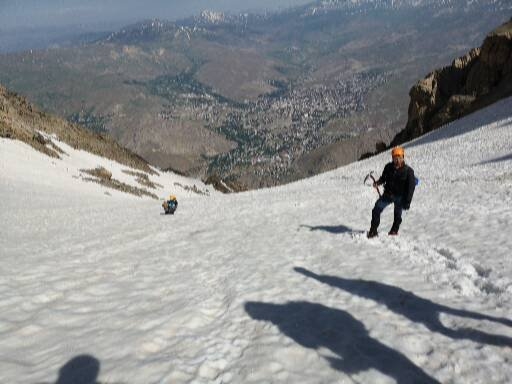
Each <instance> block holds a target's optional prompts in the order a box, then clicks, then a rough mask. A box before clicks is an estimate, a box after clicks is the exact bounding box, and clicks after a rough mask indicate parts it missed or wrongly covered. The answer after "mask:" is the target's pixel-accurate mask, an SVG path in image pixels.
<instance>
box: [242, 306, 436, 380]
mask: <svg viewBox="0 0 512 384" xmlns="http://www.w3.org/2000/svg"><path fill="white" fill-rule="evenodd" d="M245 310H246V311H247V313H248V314H249V315H250V316H251V317H252V318H253V319H256V320H263V321H269V322H271V323H272V324H274V325H276V326H277V327H278V328H279V330H280V331H281V332H282V333H283V334H285V335H286V336H288V337H290V338H291V339H293V340H294V341H295V342H296V343H298V344H300V345H302V346H303V347H306V348H311V349H315V350H318V349H319V348H327V349H329V350H330V351H331V352H332V353H334V354H335V355H336V357H331V356H325V359H327V360H328V361H329V362H330V363H331V367H332V368H333V369H336V370H339V371H342V372H345V373H346V374H349V375H350V374H357V373H359V372H363V371H367V370H370V369H376V370H378V371H380V372H381V373H383V374H385V375H387V376H389V377H392V378H393V379H395V381H396V382H397V383H398V384H409V383H418V384H419V383H422V384H427V383H428V384H433V383H438V381H437V380H435V379H434V378H432V377H430V376H428V375H427V374H426V373H425V372H424V371H423V370H422V369H421V368H419V367H417V366H416V365H415V364H414V363H413V362H411V361H410V360H409V359H408V358H407V357H406V356H404V355H402V354H401V353H399V352H397V351H395V350H394V349H392V348H389V347H388V346H386V345H384V344H382V343H380V342H379V341H377V340H375V339H373V338H371V337H370V336H369V335H368V331H367V330H366V328H365V326H364V325H363V324H362V323H361V322H360V321H358V320H357V319H355V318H354V317H352V316H351V315H350V314H349V313H347V312H345V311H342V310H339V309H335V308H329V307H326V306H324V305H321V304H315V303H309V302H305V301H298V302H297V301H294V302H288V303H286V304H272V303H257V302H248V303H246V304H245Z"/></svg>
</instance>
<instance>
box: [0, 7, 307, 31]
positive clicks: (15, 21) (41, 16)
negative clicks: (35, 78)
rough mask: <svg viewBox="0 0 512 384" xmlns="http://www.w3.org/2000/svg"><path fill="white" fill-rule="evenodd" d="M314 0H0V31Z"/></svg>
mask: <svg viewBox="0 0 512 384" xmlns="http://www.w3.org/2000/svg"><path fill="white" fill-rule="evenodd" d="M312 1H313V0H0V29H2V28H3V29H11V28H16V27H22V28H24V27H41V26H51V25H53V26H62V25H70V24H75V25H76V24H78V25H80V24H96V23H101V24H109V23H110V22H113V23H115V24H118V23H119V22H124V21H127V22H128V21H134V20H142V19H148V18H160V19H169V20H175V19H177V18H182V17H186V16H190V15H193V14H197V13H198V12H199V11H201V10H203V9H210V10H219V11H231V12H241V11H246V10H257V11H261V10H265V9H269V10H275V9H279V8H286V7H289V6H293V5H300V4H306V3H309V2H312Z"/></svg>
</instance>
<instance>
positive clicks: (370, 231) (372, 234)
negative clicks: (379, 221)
mask: <svg viewBox="0 0 512 384" xmlns="http://www.w3.org/2000/svg"><path fill="white" fill-rule="evenodd" d="M376 236H379V233H378V232H377V230H376V229H374V228H370V230H369V231H368V233H367V234H366V237H368V238H369V239H371V238H372V237H376Z"/></svg>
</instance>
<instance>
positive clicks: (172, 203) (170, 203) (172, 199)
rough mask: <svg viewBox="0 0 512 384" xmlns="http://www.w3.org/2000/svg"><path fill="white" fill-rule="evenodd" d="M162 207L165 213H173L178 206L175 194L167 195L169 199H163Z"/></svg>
mask: <svg viewBox="0 0 512 384" xmlns="http://www.w3.org/2000/svg"><path fill="white" fill-rule="evenodd" d="M162 207H164V211H165V214H166V215H167V214H171V215H174V212H175V211H176V209H177V208H178V200H177V199H176V196H174V195H171V196H169V200H166V201H164V203H163V204H162Z"/></svg>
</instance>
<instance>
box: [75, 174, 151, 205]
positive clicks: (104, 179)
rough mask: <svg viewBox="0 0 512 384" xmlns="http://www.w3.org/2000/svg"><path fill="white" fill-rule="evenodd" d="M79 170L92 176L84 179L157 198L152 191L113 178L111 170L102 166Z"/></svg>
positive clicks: (133, 193)
mask: <svg viewBox="0 0 512 384" xmlns="http://www.w3.org/2000/svg"><path fill="white" fill-rule="evenodd" d="M80 171H81V172H83V173H86V174H88V175H91V176H94V177H84V178H83V180H84V181H91V182H94V183H98V184H100V185H103V186H104V187H107V188H112V189H117V190H118V191H122V192H126V193H130V194H132V195H135V196H139V197H140V196H149V197H151V198H153V199H155V200H158V196H157V195H155V194H154V193H151V192H148V191H146V190H145V189H143V188H137V187H134V186H131V185H128V184H126V183H123V182H121V181H119V180H116V179H113V178H112V172H110V171H109V170H107V169H105V168H103V167H97V168H94V169H81V170H80Z"/></svg>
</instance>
